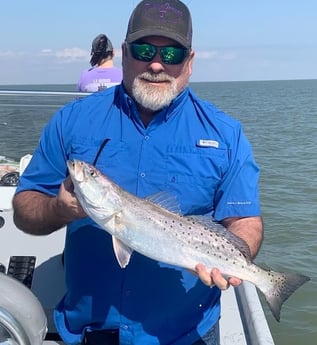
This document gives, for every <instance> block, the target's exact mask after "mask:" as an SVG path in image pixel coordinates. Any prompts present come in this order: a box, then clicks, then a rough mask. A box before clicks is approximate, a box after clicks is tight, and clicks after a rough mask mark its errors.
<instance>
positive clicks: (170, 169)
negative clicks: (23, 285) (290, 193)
mask: <svg viewBox="0 0 317 345" xmlns="http://www.w3.org/2000/svg"><path fill="white" fill-rule="evenodd" d="M74 158H76V159H79V160H83V161H87V162H89V163H93V162H94V161H95V160H97V161H96V167H97V168H98V169H100V170H101V171H103V173H105V174H106V175H107V176H109V177H110V178H112V179H113V181H114V182H116V183H117V184H119V185H120V186H121V187H122V188H124V189H126V190H127V191H129V192H131V193H133V194H136V195H138V196H140V197H146V196H148V195H151V194H154V193H157V192H159V191H166V192H167V193H171V194H173V195H174V196H175V197H176V199H177V200H178V202H179V208H180V211H181V212H182V213H183V214H192V215H194V214H195V215H200V214H208V215H210V216H213V217H214V218H215V219H216V220H222V219H224V218H226V217H232V216H234V217H240V216H241V217H243V216H258V215H260V207H259V200H258V199H259V198H258V188H257V183H258V167H257V165H256V163H255V162H254V159H253V155H252V151H251V147H250V144H249V142H248V140H247V139H246V138H245V136H244V134H243V131H242V129H241V125H240V123H239V122H238V121H236V120H234V119H232V118H230V117H228V116H227V115H226V114H224V113H223V112H221V111H220V110H218V109H217V108H216V107H214V106H213V105H212V104H210V103H207V102H204V101H202V100H200V99H198V98H197V97H196V96H195V94H194V93H193V92H192V91H191V89H190V88H187V89H185V90H184V91H183V92H182V93H181V94H180V95H179V96H178V97H177V98H176V99H175V100H174V101H173V102H172V104H171V105H170V106H169V107H167V108H164V109H163V110H162V111H160V112H159V113H158V114H157V115H156V116H155V117H154V119H153V120H152V122H151V123H150V124H149V126H148V127H147V128H145V127H144V126H143V124H142V122H141V120H140V117H139V114H138V112H137V109H136V106H135V104H134V102H133V100H132V99H131V98H130V97H129V96H128V95H127V94H126V93H125V91H124V88H123V86H122V85H119V86H117V87H113V88H111V89H109V90H105V91H103V92H100V93H96V94H92V95H90V96H87V97H85V98H82V99H80V100H77V101H75V102H73V103H71V104H68V105H66V106H65V107H64V108H62V109H61V110H59V111H58V112H57V113H56V114H55V116H54V117H53V118H52V120H51V121H50V123H49V124H48V125H47V127H46V128H45V130H44V131H43V133H42V136H41V140H40V144H39V145H38V147H37V148H36V150H35V152H34V155H33V159H32V161H31V163H30V164H29V166H28V167H27V169H26V170H25V172H24V174H23V175H22V176H21V178H20V184H19V186H18V188H17V193H18V192H20V191H23V190H29V189H31V190H38V191H40V192H43V193H47V194H50V195H56V193H57V191H58V188H59V185H60V184H61V182H62V181H63V180H64V179H65V176H66V175H67V166H66V161H67V160H68V159H74ZM65 276H66V286H67V293H66V295H65V296H64V298H63V299H62V300H61V302H60V303H59V304H58V306H57V307H56V310H55V323H56V327H57V329H58V331H59V333H60V334H61V336H62V338H63V340H64V341H65V342H66V344H77V343H78V342H80V339H81V337H82V333H83V332H84V330H85V329H103V328H106V329H114V328H117V329H119V332H120V344H140V345H141V344H142V345H143V344H153V345H154V344H178V345H181V344H191V343H193V342H195V341H196V340H198V339H199V338H200V337H201V336H203V335H204V334H205V333H206V332H207V331H208V330H209V329H210V328H211V327H212V326H213V325H214V324H215V322H217V320H218V318H219V315H220V305H219V299H220V291H219V290H218V289H217V288H213V289H210V288H209V287H207V286H205V285H204V284H202V283H201V282H200V280H199V279H198V278H197V277H196V276H194V275H192V274H191V273H189V272H188V271H187V270H184V269H181V268H179V267H174V266H171V265H167V264H164V263H161V262H157V261H154V260H151V259H149V258H146V257H144V256H142V255H140V254H138V253H133V255H132V257H131V260H130V263H129V265H128V266H127V267H126V268H125V269H121V268H120V266H119V265H118V263H117V262H116V259H115V256H114V253H113V249H112V240H111V237H110V235H108V234H107V233H106V232H105V231H104V230H102V229H100V228H99V227H98V226H97V225H96V224H95V223H94V222H93V221H92V220H90V219H89V218H85V219H82V220H77V221H74V222H72V223H71V224H69V225H68V227H67V236H66V244H65Z"/></svg>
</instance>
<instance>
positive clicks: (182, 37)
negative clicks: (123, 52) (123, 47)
mask: <svg viewBox="0 0 317 345" xmlns="http://www.w3.org/2000/svg"><path fill="white" fill-rule="evenodd" d="M147 36H163V37H167V38H170V39H172V40H174V41H176V42H178V43H179V44H180V45H182V46H183V47H185V48H191V45H192V20H191V15H190V12H189V9H188V8H187V6H186V5H185V4H184V3H182V2H181V1H179V0H143V1H141V2H140V3H139V4H138V5H137V7H136V8H135V9H134V11H133V12H132V14H131V17H130V20H129V24H128V30H127V35H126V41H127V42H128V43H132V42H135V41H137V40H139V39H141V38H143V37H147Z"/></svg>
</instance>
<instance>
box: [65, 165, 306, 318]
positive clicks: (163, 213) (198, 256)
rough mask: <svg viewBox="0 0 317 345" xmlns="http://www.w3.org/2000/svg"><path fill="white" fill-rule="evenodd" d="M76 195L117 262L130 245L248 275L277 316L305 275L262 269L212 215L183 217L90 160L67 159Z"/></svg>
mask: <svg viewBox="0 0 317 345" xmlns="http://www.w3.org/2000/svg"><path fill="white" fill-rule="evenodd" d="M67 165H68V170H69V173H70V176H71V178H72V181H73V184H74V191H75V194H76V196H77V198H78V200H79V202H80V204H81V205H82V207H83V209H84V210H85V212H86V213H87V215H88V216H89V217H91V218H92V219H93V220H94V221H95V222H96V223H97V224H98V225H99V226H101V227H102V228H103V229H104V230H106V231H107V232H108V233H110V234H111V235H112V238H113V248H114V252H115V255H116V258H117V260H118V263H119V264H120V266H121V267H125V266H126V265H127V264H128V263H129V259H130V256H131V254H132V252H133V250H135V251H137V252H139V253H141V254H143V255H145V256H147V257H150V258H152V259H154V260H157V261H161V262H165V263H168V264H172V265H176V266H179V267H183V268H187V269H189V270H195V266H196V265H197V264H198V263H202V264H204V265H205V266H206V267H207V269H210V270H211V269H212V268H214V267H217V268H218V269H219V270H220V271H221V272H222V274H224V275H227V276H234V277H237V278H240V279H242V280H247V281H249V282H251V283H252V284H254V285H255V286H256V287H257V288H258V289H259V290H260V291H261V292H262V293H263V294H264V296H265V299H266V301H267V302H268V305H269V307H270V309H271V311H272V313H273V315H274V317H275V318H276V320H277V321H279V320H280V310H281V306H282V304H283V302H284V301H285V300H286V299H287V298H288V297H289V296H290V295H291V294H292V293H293V292H294V291H295V290H296V289H297V288H299V287H300V286H301V285H302V284H304V283H305V282H306V281H308V280H309V278H308V277H306V276H304V275H301V274H298V273H280V272H274V271H272V270H266V269H263V268H261V267H259V266H257V265H256V264H254V263H253V262H252V261H251V258H250V253H249V248H248V246H247V244H246V243H245V242H244V241H243V240H241V239H240V238H239V237H237V236H235V235H234V234H233V233H231V232H230V231H228V230H226V229H225V228H224V227H222V226H221V225H220V224H218V223H216V222H213V221H212V219H211V218H210V217H203V216H181V215H180V214H178V213H175V212H171V211H170V210H167V209H166V208H165V207H162V206H160V203H159V201H158V200H157V199H158V198H159V197H156V198H152V199H142V198H139V197H137V196H135V195H133V194H131V193H128V192H126V191H125V190H123V189H122V188H120V187H119V186H118V185H116V184H115V183H114V182H112V181H111V180H110V179H109V178H107V177H106V176H104V175H103V174H102V173H101V172H99V171H98V170H97V169H96V168H95V167H93V166H91V165H89V164H88V163H85V162H82V161H78V160H74V161H68V162H67Z"/></svg>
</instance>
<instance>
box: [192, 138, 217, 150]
mask: <svg viewBox="0 0 317 345" xmlns="http://www.w3.org/2000/svg"><path fill="white" fill-rule="evenodd" d="M197 145H198V146H201V147H215V148H218V147H219V143H218V141H216V140H208V139H199V140H198V143H197Z"/></svg>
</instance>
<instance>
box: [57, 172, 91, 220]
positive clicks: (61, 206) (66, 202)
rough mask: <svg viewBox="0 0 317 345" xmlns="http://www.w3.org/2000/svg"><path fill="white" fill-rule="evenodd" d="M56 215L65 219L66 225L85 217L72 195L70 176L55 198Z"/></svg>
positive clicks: (72, 188)
mask: <svg viewBox="0 0 317 345" xmlns="http://www.w3.org/2000/svg"><path fill="white" fill-rule="evenodd" d="M56 213H57V214H59V215H60V216H61V217H63V218H65V219H66V223H68V222H69V221H72V220H74V219H78V218H83V217H87V215H86V213H85V212H84V210H83V209H82V207H81V205H80V203H79V201H78V200H77V198H76V195H75V193H74V186H73V183H72V180H71V178H70V176H68V177H67V178H66V180H65V181H64V182H63V183H62V184H61V186H60V188H59V191H58V194H57V196H56Z"/></svg>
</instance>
